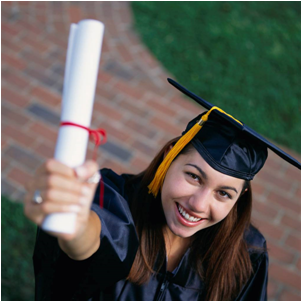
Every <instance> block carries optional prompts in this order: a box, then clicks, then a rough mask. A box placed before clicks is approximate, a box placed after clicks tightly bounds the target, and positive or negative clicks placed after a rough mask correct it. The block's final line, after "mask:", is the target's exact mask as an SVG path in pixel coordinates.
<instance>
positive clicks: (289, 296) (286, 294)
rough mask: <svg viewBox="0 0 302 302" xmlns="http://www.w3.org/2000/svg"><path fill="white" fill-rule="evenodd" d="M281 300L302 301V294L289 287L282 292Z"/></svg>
mask: <svg viewBox="0 0 302 302" xmlns="http://www.w3.org/2000/svg"><path fill="white" fill-rule="evenodd" d="M279 300H280V301H301V294H300V295H298V294H296V293H293V292H292V291H290V290H288V289H284V290H283V291H282V292H281V295H280V298H279Z"/></svg>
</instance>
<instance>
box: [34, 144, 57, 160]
mask: <svg viewBox="0 0 302 302" xmlns="http://www.w3.org/2000/svg"><path fill="white" fill-rule="evenodd" d="M35 151H36V152H37V153H38V154H39V155H40V156H42V157H43V158H44V159H48V158H53V157H54V152H55V144H49V145H48V144H46V143H39V144H38V145H37V146H36V147H35Z"/></svg>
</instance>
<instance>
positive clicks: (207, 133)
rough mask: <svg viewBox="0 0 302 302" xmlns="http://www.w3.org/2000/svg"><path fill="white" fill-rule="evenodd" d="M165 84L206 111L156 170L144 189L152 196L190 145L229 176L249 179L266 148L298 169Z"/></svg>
mask: <svg viewBox="0 0 302 302" xmlns="http://www.w3.org/2000/svg"><path fill="white" fill-rule="evenodd" d="M168 82H169V83H170V84H172V85H173V86H174V87H175V88H177V89H178V90H180V91H181V92H183V93H184V94H186V95H187V96H188V97H190V98H191V99H193V100H194V101H196V102H197V103H198V104H199V105H201V106H203V107H204V108H206V109H208V111H206V112H204V113H202V114H200V115H198V116H197V117H196V118H194V119H193V120H192V121H190V122H189V124H188V125H187V127H186V130H185V131H184V132H183V133H182V136H181V138H180V139H179V140H178V141H177V143H176V144H175V145H174V146H173V148H172V149H171V150H170V152H169V153H168V154H167V156H166V157H165V158H164V160H163V161H162V163H161V164H160V166H159V167H158V169H157V171H156V174H155V176H154V179H153V181H152V182H151V183H150V185H149V186H148V188H149V193H152V194H153V195H154V196H155V197H156V196H157V194H158V191H159V189H160V188H161V187H162V185H163V182H164V178H165V176H166V172H167V170H168V168H169V167H170V164H171V163H172V161H173V160H174V158H175V157H176V156H177V155H178V154H179V153H180V152H181V150H182V149H183V148H184V147H185V146H186V145H187V144H188V143H190V142H191V143H192V145H193V146H194V147H195V149H196V150H197V151H198V152H199V154H200V155H201V156H202V157H203V159H204V160H205V161H206V162H207V163H208V164H209V165H210V166H211V167H212V168H213V169H215V170H217V171H219V172H221V173H223V174H226V175H230V176H232V177H236V178H240V179H244V180H252V179H253V178H254V176H255V175H256V174H257V173H258V172H259V171H260V169H261V168H262V167H263V165H264V163H265V161H266V159H267V148H269V149H271V150H272V151H273V152H275V153H276V154H277V155H279V156H280V157H281V158H283V159H284V160H286V161H287V162H289V163H290V164H292V165H294V166H295V167H297V168H299V169H300V170H301V164H300V163H299V162H298V161H297V160H296V159H294V158H293V157H292V156H290V155H289V154H287V153H285V152H284V151H283V150H281V149H280V148H278V147H277V146H275V145H274V144H272V143H271V142H269V141H268V140H266V139H265V138H264V137H262V136H261V135H260V134H258V133H257V132H256V131H254V130H253V129H251V128H250V127H248V126H247V125H245V124H244V123H242V122H241V121H239V120H237V119H235V118H234V117H232V116H231V115H229V114H227V113H226V112H224V111H223V110H221V109H220V108H218V107H216V106H214V105H212V104H211V103H209V102H207V101H206V100H204V99H202V98H201V97H199V96H197V95H196V94H194V93H193V92H191V91H189V90H188V89H186V88H185V87H183V86H181V85H180V84H179V83H177V82H175V81H174V80H172V79H168Z"/></svg>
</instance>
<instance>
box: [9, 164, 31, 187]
mask: <svg viewBox="0 0 302 302" xmlns="http://www.w3.org/2000/svg"><path fill="white" fill-rule="evenodd" d="M7 177H8V178H9V179H11V180H13V181H14V182H16V183H18V184H20V185H21V186H23V187H24V186H25V185H26V184H27V183H28V181H29V180H30V179H31V178H32V175H31V174H29V173H27V172H24V171H23V170H21V169H19V168H13V169H12V170H11V171H10V172H9V173H8V175H7Z"/></svg>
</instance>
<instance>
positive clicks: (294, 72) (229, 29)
mask: <svg viewBox="0 0 302 302" xmlns="http://www.w3.org/2000/svg"><path fill="white" fill-rule="evenodd" d="M132 8H133V11H134V17H135V25H136V29H137V30H138V32H139V33H140V35H141V37H142V40H143V42H144V43H145V44H146V45H147V47H149V49H150V50H151V52H152V53H153V54H154V55H155V57H156V58H157V59H158V60H159V61H160V62H162V64H163V66H164V67H165V68H166V69H167V70H168V71H169V72H170V73H171V74H173V75H174V78H175V79H176V80H177V81H179V82H180V83H181V84H182V85H184V86H186V87H187V88H189V90H191V91H193V92H195V93H196V94H198V95H200V96H201V97H203V98H204V99H206V100H208V101H209V102H210V103H213V104H215V105H217V106H219V107H221V108H222V109H224V110H225V111H227V112H228V113H230V114H232V115H233V116H234V117H236V118H238V119H239V120H241V121H243V122H244V123H245V124H247V125H248V126H250V127H252V128H254V129H255V130H256V131H258V132H259V133H261V134H262V135H264V136H266V137H268V138H270V139H272V140H274V141H276V142H277V143H279V144H282V145H285V146H288V147H289V148H291V149H293V150H295V151H297V152H300V151H301V150H300V145H301V140H300V137H301V128H300V125H301V116H300V114H301V105H300V98H301V96H300V93H301V92H300V83H301V76H300V74H301V73H300V72H301V71H300V66H301V58H300V54H301V47H300V43H301V39H300V35H301V33H300V32H301V28H300V22H301V17H300V2H289V1H284V2H275V1H273V2H262V1H260V2H258V1H257V2H256V1H249V2H219V1H217V2H216V1H213V2H212V1H205V2H201V1H197V2H185V1H181V2H153V1H150V2H140V1H139V2H132ZM167 89H169V87H168V84H167ZM196 115H197V114H196Z"/></svg>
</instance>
